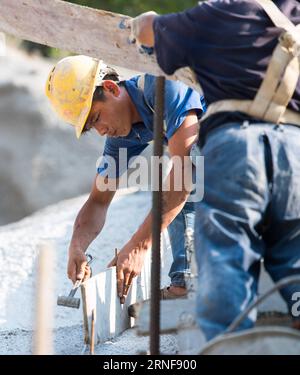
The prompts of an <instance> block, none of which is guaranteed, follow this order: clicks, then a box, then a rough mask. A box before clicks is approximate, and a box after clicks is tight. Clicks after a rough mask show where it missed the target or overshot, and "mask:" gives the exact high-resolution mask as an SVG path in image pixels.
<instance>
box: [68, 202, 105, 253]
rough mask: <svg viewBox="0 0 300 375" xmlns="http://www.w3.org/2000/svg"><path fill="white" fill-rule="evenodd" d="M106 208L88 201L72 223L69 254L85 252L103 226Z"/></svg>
mask: <svg viewBox="0 0 300 375" xmlns="http://www.w3.org/2000/svg"><path fill="white" fill-rule="evenodd" d="M107 208H108V206H107V205H103V204H99V203H95V202H93V201H91V200H90V199H89V200H88V201H87V202H86V203H85V204H84V206H83V207H82V209H81V210H80V211H79V213H78V215H77V218H76V220H75V223H74V229H73V236H72V240H71V244H70V249H69V251H70V252H77V251H79V252H85V251H86V249H87V248H88V246H89V245H90V243H91V242H92V241H93V240H94V239H95V238H96V237H97V236H98V234H99V233H100V232H101V230H102V228H103V226H104V223H105V218H106V212H107Z"/></svg>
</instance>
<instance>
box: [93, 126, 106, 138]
mask: <svg viewBox="0 0 300 375" xmlns="http://www.w3.org/2000/svg"><path fill="white" fill-rule="evenodd" d="M95 128H96V130H97V132H98V134H100V135H101V136H104V135H105V134H106V133H107V132H108V129H107V127H106V126H95Z"/></svg>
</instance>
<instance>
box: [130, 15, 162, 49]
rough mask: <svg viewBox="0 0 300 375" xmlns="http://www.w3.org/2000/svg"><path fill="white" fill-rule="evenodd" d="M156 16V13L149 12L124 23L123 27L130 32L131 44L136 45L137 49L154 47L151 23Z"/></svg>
mask: <svg viewBox="0 0 300 375" xmlns="http://www.w3.org/2000/svg"><path fill="white" fill-rule="evenodd" d="M156 16H158V14H157V13H156V12H153V11H150V12H146V13H142V14H140V15H139V16H137V17H135V18H129V19H126V20H125V21H124V25H125V27H126V28H130V30H131V32H130V42H131V43H137V44H138V46H139V47H140V46H146V47H153V46H154V33H153V21H154V18H155V17H156Z"/></svg>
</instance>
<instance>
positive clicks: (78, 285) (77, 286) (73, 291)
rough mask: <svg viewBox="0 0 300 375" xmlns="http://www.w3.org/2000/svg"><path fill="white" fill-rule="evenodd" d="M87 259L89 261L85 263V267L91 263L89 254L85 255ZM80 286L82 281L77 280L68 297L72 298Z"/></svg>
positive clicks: (91, 259)
mask: <svg viewBox="0 0 300 375" xmlns="http://www.w3.org/2000/svg"><path fill="white" fill-rule="evenodd" d="M86 256H87V258H88V259H89V261H88V262H87V265H90V264H92V263H93V260H94V259H93V258H92V256H91V255H90V254H86ZM81 284H82V279H81V280H77V281H76V282H75V284H74V286H73V288H72V289H71V292H70V293H69V297H74V295H75V293H76V292H77V289H78V288H79V287H80V285H81Z"/></svg>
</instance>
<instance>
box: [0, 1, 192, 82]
mask: <svg viewBox="0 0 300 375" xmlns="http://www.w3.org/2000/svg"><path fill="white" fill-rule="evenodd" d="M125 18H129V17H127V16H124V15H121V14H117V13H112V12H107V11H103V10H97V9H92V8H88V7H84V6H80V5H76V4H71V3H68V2H66V1H61V0H50V1H49V0H13V1H11V0H1V2H0V31H3V32H5V33H7V34H10V35H13V36H15V37H18V38H21V39H26V40H30V41H32V42H36V43H40V44H44V45H47V46H51V47H55V48H59V49H63V50H67V51H70V52H73V53H77V54H84V55H88V56H93V57H96V58H99V59H102V60H104V61H105V62H106V63H107V64H113V65H117V66H120V67H124V68H127V69H132V70H135V71H140V72H147V73H151V74H154V75H165V74H163V73H162V71H161V69H160V68H159V67H158V65H157V63H156V58H155V56H149V55H146V54H141V53H139V52H138V51H137V48H136V46H135V45H132V44H130V43H129V42H128V38H129V30H127V29H125V30H124V29H122V30H121V28H120V23H121V21H123V20H124V19H125ZM168 78H171V77H168ZM172 79H179V80H182V81H183V82H185V83H186V84H188V85H190V86H192V87H195V86H196V85H197V84H196V80H195V78H194V76H193V74H192V72H191V70H190V69H182V70H178V72H176V74H175V75H174V76H173V77H172Z"/></svg>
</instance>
